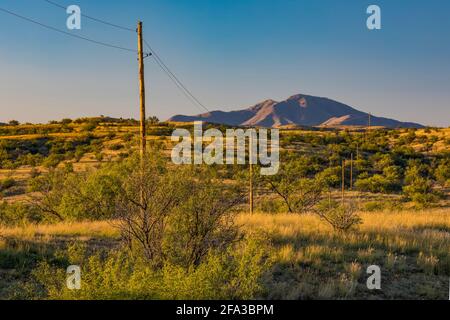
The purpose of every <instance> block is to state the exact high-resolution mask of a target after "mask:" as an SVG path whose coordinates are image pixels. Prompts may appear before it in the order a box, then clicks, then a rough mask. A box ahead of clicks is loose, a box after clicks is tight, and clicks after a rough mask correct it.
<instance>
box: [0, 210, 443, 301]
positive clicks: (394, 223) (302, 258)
mask: <svg viewBox="0 0 450 320" xmlns="http://www.w3.org/2000/svg"><path fill="white" fill-rule="evenodd" d="M361 217H362V219H363V223H362V224H361V226H360V228H359V230H358V231H356V232H351V233H348V234H340V233H336V232H334V231H333V230H332V229H331V228H330V227H329V226H328V225H327V224H326V223H325V222H323V221H321V220H320V219H319V218H318V217H316V216H314V215H296V214H276V215H271V214H263V213H256V214H253V215H250V214H248V213H242V214H240V215H238V217H237V223H238V224H239V225H240V227H241V228H242V229H243V230H246V231H256V232H258V233H262V234H265V235H266V238H267V239H268V240H269V241H270V242H271V243H272V246H273V248H274V250H273V251H274V255H275V256H274V258H275V266H274V269H273V270H274V272H273V274H272V275H271V277H272V278H270V281H269V282H268V287H269V291H268V298H273V299H315V298H332V299H336V298H337V299H351V298H364V299H366V298H383V299H396V298H407V299H442V298H443V297H444V298H445V297H448V276H449V275H450V250H449V248H450V210H448V209H447V210H429V211H423V212H417V211H411V212H387V211H386V212H375V213H361ZM0 236H1V237H0V238H1V239H0V253H1V252H2V250H5V252H9V253H8V254H9V255H13V253H12V252H15V251H14V250H17V241H18V243H24V244H23V246H26V248H25V249H24V248H22V251H21V252H18V253H17V254H16V255H17V256H20V257H22V258H23V259H25V257H26V255H27V254H28V252H31V251H30V250H32V248H35V249H33V250H34V251H38V252H40V251H39V250H41V251H43V252H46V250H50V249H49V248H53V247H55V246H56V247H60V248H65V244H66V243H67V242H68V241H69V242H73V241H80V242H86V243H87V244H88V245H89V246H93V247H94V248H95V247H98V246H101V247H104V248H107V249H111V248H112V246H111V245H112V244H113V243H117V242H116V241H117V240H118V239H119V231H118V229H116V228H115V227H114V223H113V221H97V222H74V223H68V222H64V223H58V224H53V225H37V226H36V225H29V226H25V227H16V228H5V227H3V228H2V227H0ZM2 239H3V240H2ZM12 244H14V245H13V246H12ZM39 245H40V246H41V247H39ZM30 248H31V249H30ZM36 248H38V249H36ZM52 250H53V249H52ZM34 251H33V252H34ZM371 264H376V265H379V266H380V267H381V268H382V279H383V290H381V291H376V292H375V291H369V290H367V288H366V286H365V281H366V278H367V275H366V268H367V266H369V265H371ZM0 271H1V270H0Z"/></svg>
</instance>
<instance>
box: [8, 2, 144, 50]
mask: <svg viewBox="0 0 450 320" xmlns="http://www.w3.org/2000/svg"><path fill="white" fill-rule="evenodd" d="M0 11H2V12H4V13H7V14H9V15H12V16H15V17H17V18H20V19H22V20H25V21H28V22H30V23H34V24H36V25H39V26H41V27H43V28H46V29H49V30H52V31H55V32H58V33H61V34H64V35H67V36H69V37H72V38H77V39H80V40H84V41H88V42H91V43H95V44H98V45H102V46H104V47H109V48H114V49H119V50H123V51H128V52H135V53H137V50H135V49H130V48H125V47H122V46H118V45H115V44H110V43H107V42H103V41H98V40H94V39H91V38H87V37H84V36H80V35H77V34H74V33H70V32H67V31H64V30H61V29H58V28H55V27H52V26H49V25H47V24H45V23H42V22H39V21H37V20H34V19H31V18H28V17H25V16H22V15H20V14H18V13H15V12H13V11H10V10H7V9H4V8H0Z"/></svg>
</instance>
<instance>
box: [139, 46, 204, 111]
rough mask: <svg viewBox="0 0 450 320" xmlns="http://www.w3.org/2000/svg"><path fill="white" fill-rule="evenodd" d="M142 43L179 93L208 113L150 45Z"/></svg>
mask: <svg viewBox="0 0 450 320" xmlns="http://www.w3.org/2000/svg"><path fill="white" fill-rule="evenodd" d="M144 43H145V45H146V46H147V48H148V49H149V51H150V52H151V53H152V56H153V57H154V58H155V61H156V63H157V64H158V65H159V67H160V68H161V69H162V70H163V71H164V72H165V73H166V74H167V76H168V77H169V78H170V79H171V80H172V81H173V82H174V83H175V85H176V86H177V87H178V89H180V91H181V92H182V93H183V94H184V95H185V96H186V97H187V98H188V99H189V100H190V101H191V102H192V103H193V104H196V105H198V106H200V107H202V108H203V109H205V110H206V111H207V112H210V111H209V109H208V108H207V107H206V106H205V105H204V104H203V103H201V102H200V100H199V99H197V98H196V97H195V96H194V95H193V94H192V92H191V91H190V90H189V89H187V88H186V86H185V85H184V84H183V83H182V82H181V81H180V80H179V79H178V77H177V76H176V75H175V74H174V73H173V72H172V71H171V70H170V69H169V67H168V66H167V65H166V64H165V63H164V61H162V59H161V58H160V57H159V55H158V54H157V53H156V52H155V50H153V48H152V47H151V46H150V44H149V43H148V42H147V41H146V40H145V39H144Z"/></svg>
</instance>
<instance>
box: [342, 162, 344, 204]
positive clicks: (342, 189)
mask: <svg viewBox="0 0 450 320" xmlns="http://www.w3.org/2000/svg"><path fill="white" fill-rule="evenodd" d="M344 196H345V159H344V160H342V205H344Z"/></svg>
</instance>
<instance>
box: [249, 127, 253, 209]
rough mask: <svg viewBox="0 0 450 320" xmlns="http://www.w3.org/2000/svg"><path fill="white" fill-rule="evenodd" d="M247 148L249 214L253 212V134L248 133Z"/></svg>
mask: <svg viewBox="0 0 450 320" xmlns="http://www.w3.org/2000/svg"><path fill="white" fill-rule="evenodd" d="M249 140H250V141H249V148H248V163H249V170H250V194H249V205H250V214H253V164H252V158H253V135H252V134H250V139H249Z"/></svg>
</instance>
